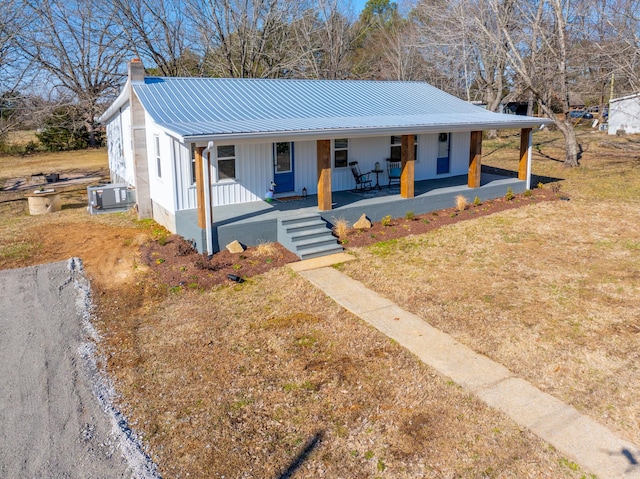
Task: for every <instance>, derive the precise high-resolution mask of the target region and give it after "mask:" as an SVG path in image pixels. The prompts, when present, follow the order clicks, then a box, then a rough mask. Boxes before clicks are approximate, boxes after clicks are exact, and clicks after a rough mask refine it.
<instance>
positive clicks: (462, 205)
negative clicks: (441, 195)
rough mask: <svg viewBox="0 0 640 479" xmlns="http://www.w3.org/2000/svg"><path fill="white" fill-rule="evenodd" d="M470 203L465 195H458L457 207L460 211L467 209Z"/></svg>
mask: <svg viewBox="0 0 640 479" xmlns="http://www.w3.org/2000/svg"><path fill="white" fill-rule="evenodd" d="M468 204H469V203H468V202H467V199H466V198H465V197H464V196H462V195H458V196H456V209H457V210H458V211H464V210H466V209H467V205H468Z"/></svg>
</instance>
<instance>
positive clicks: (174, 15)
mask: <svg viewBox="0 0 640 479" xmlns="http://www.w3.org/2000/svg"><path fill="white" fill-rule="evenodd" d="M113 5H114V7H115V8H116V10H117V16H116V19H117V22H118V25H119V26H120V28H121V31H122V35H124V36H125V38H126V39H127V43H128V48H129V49H130V51H132V52H133V53H134V54H135V55H136V56H137V57H139V58H143V59H145V60H146V59H149V60H151V61H152V62H153V63H154V64H155V65H156V68H157V73H158V74H159V75H162V76H192V75H198V74H200V73H201V65H200V60H201V58H200V55H198V54H197V53H196V51H197V45H196V42H195V32H194V31H193V22H192V21H191V20H192V19H191V17H190V16H189V15H187V14H186V13H185V10H186V4H185V3H184V2H183V1H182V0H113Z"/></svg>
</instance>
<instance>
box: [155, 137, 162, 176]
mask: <svg viewBox="0 0 640 479" xmlns="http://www.w3.org/2000/svg"><path fill="white" fill-rule="evenodd" d="M153 148H154V153H155V155H156V175H157V176H158V178H162V158H161V157H160V137H159V136H158V135H153Z"/></svg>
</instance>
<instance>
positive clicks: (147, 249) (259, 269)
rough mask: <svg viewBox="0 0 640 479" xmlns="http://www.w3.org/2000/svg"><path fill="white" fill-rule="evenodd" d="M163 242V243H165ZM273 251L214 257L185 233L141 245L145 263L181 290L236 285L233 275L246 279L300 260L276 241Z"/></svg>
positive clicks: (160, 279) (225, 253) (250, 250)
mask: <svg viewBox="0 0 640 479" xmlns="http://www.w3.org/2000/svg"><path fill="white" fill-rule="evenodd" d="M161 243H162V244H161ZM271 246H272V249H273V251H272V252H270V254H265V253H264V252H263V250H261V249H260V248H259V247H251V248H247V249H246V250H245V251H244V252H243V253H238V254H232V253H229V252H228V251H227V250H224V251H220V252H218V253H216V254H214V255H213V256H212V257H211V258H207V255H201V254H198V252H197V251H196V250H195V249H193V247H192V246H191V244H190V243H189V242H187V241H185V240H184V239H183V238H182V237H181V236H178V235H171V236H169V237H167V238H166V239H164V240H162V241H152V242H150V243H148V244H146V245H144V246H143V247H142V248H141V260H142V263H143V264H145V265H146V266H148V267H149V268H151V270H152V271H153V273H154V274H155V275H156V276H157V280H158V282H160V283H162V284H165V285H167V286H168V287H169V290H170V291H174V292H175V291H179V290H181V289H195V290H205V289H210V288H211V287H214V286H217V285H223V284H227V285H230V284H236V282H237V281H236V280H233V279H230V278H229V276H230V275H231V276H232V277H237V278H239V280H240V281H245V280H247V279H249V278H252V277H253V276H256V275H259V274H262V273H265V272H267V271H269V270H270V269H273V268H280V267H282V266H284V265H286V264H288V263H291V262H294V261H299V258H298V257H297V256H296V255H295V254H293V253H292V252H291V251H289V250H287V249H285V248H284V247H283V246H281V245H280V244H279V243H273V244H272V245H271Z"/></svg>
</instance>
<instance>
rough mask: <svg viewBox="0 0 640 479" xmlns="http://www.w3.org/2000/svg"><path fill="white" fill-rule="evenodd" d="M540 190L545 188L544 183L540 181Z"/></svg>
mask: <svg viewBox="0 0 640 479" xmlns="http://www.w3.org/2000/svg"><path fill="white" fill-rule="evenodd" d="M538 188H540V189H542V188H544V183H543V182H542V181H540V182H539V183H538Z"/></svg>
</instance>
